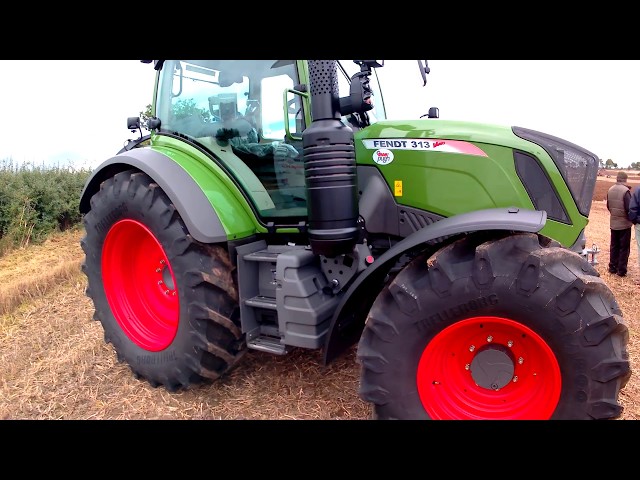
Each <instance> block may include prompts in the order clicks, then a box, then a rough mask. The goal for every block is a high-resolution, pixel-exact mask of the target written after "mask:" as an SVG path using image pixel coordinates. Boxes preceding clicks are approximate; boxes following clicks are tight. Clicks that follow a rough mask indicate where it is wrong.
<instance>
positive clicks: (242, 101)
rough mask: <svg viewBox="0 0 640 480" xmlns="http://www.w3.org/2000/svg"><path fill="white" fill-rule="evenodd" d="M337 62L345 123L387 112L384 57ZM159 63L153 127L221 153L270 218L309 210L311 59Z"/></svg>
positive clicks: (358, 125)
mask: <svg viewBox="0 0 640 480" xmlns="http://www.w3.org/2000/svg"><path fill="white" fill-rule="evenodd" d="M337 65H338V68H337V77H338V89H339V97H340V100H339V102H340V103H339V105H340V107H339V108H340V111H342V112H345V113H344V114H343V115H342V121H343V122H344V124H345V125H348V126H349V127H350V128H352V129H354V130H356V129H359V128H363V127H365V126H367V125H369V123H370V122H375V121H378V120H382V119H384V118H385V111H384V105H383V103H382V95H381V94H380V88H379V82H378V80H377V77H376V76H375V75H372V74H371V73H372V67H377V66H381V64H379V63H377V61H349V60H348V61H340V62H338V64H337ZM156 69H158V71H159V74H158V77H157V82H158V83H157V95H156V97H155V101H154V113H155V117H154V118H152V119H151V120H150V122H149V126H150V128H151V129H152V130H154V131H155V132H156V133H159V134H165V135H170V136H179V137H181V138H183V139H187V140H189V141H190V142H193V143H194V144H196V145H198V147H200V148H204V149H206V150H207V151H209V152H210V153H212V154H213V155H215V157H216V158H217V159H218V160H219V161H220V162H221V163H222V164H223V165H224V166H225V168H226V169H227V170H228V171H229V173H230V174H231V175H232V176H233V177H234V178H235V179H236V180H237V181H238V182H239V183H240V184H241V185H242V187H243V188H242V189H243V191H245V192H247V194H248V196H249V197H250V200H251V203H252V205H253V207H254V208H255V210H256V212H257V214H258V215H259V216H260V217H261V218H263V219H265V220H266V221H269V220H270V219H274V218H277V217H300V218H302V217H304V216H306V215H307V200H306V192H305V176H304V166H303V161H302V132H303V131H304V130H305V129H306V128H307V127H308V126H309V125H310V124H311V119H312V116H311V114H312V112H311V100H310V99H311V94H310V91H309V71H308V64H307V62H306V61H296V60H167V61H164V62H156ZM352 78H353V79H354V80H355V81H352ZM365 82H366V83H365ZM363 83H364V84H365V86H366V88H367V89H368V90H366V92H365V93H367V95H366V99H365V100H366V102H367V104H366V105H365V106H364V107H363V106H362V105H361V104H360V103H361V102H362V98H364V97H365V95H364V94H363V93H362V86H361V85H362V84H363ZM365 110H366V111H365Z"/></svg>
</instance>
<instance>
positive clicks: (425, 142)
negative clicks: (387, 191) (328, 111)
mask: <svg viewBox="0 0 640 480" xmlns="http://www.w3.org/2000/svg"><path fill="white" fill-rule="evenodd" d="M362 143H363V144H364V146H365V147H366V148H369V149H377V150H376V151H375V152H374V154H373V161H374V162H376V163H378V164H381V165H384V164H387V163H390V161H388V162H382V161H378V160H376V154H377V153H378V152H385V153H386V154H391V160H393V152H392V151H391V150H390V149H393V150H433V151H437V152H448V153H463V154H466V155H477V156H480V157H486V156H487V154H486V153H485V152H484V151H483V150H482V149H480V148H479V147H477V146H476V145H474V144H473V143H469V142H463V141H461V140H442V139H439V138H402V139H400V138H380V139H376V140H371V139H367V140H363V141H362Z"/></svg>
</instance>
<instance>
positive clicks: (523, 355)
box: [358, 234, 631, 420]
mask: <svg viewBox="0 0 640 480" xmlns="http://www.w3.org/2000/svg"><path fill="white" fill-rule="evenodd" d="M621 315H622V312H621V310H620V308H619V306H618V304H617V302H616V300H615V298H614V296H613V294H612V293H611V291H610V290H609V288H608V287H607V286H606V285H605V283H604V282H603V281H602V279H601V278H599V276H598V273H597V272H596V270H595V269H594V268H593V267H592V266H591V265H590V264H589V263H588V262H586V261H585V260H584V259H583V258H582V257H581V256H580V255H578V254H576V253H574V252H571V251H569V250H567V249H564V248H561V247H560V246H559V245H557V244H556V243H555V242H549V241H548V239H545V238H544V237H540V236H538V235H535V234H518V235H511V236H505V237H503V238H494V239H491V240H488V241H484V240H481V237H480V236H469V237H466V238H464V239H461V240H458V241H457V242H454V243H453V244H451V245H448V246H446V247H444V248H442V249H441V250H439V251H438V252H436V253H435V254H434V255H432V256H430V257H428V256H427V255H423V256H420V257H418V258H416V259H414V260H413V261H412V262H411V263H410V264H409V265H408V266H407V267H406V268H405V269H404V270H402V271H401V272H400V273H399V274H398V275H397V276H396V277H395V279H394V280H393V281H392V282H391V283H390V284H389V285H388V287H386V288H385V289H384V290H383V291H382V292H381V293H380V295H379V296H378V298H377V299H376V301H375V302H374V304H373V306H372V308H371V311H370V313H369V316H368V318H367V322H366V326H365V329H364V331H363V334H362V337H361V339H360V343H359V345H358V361H359V362H360V364H361V366H362V370H361V386H360V395H361V397H362V398H363V399H364V400H365V401H367V402H370V403H371V404H372V405H373V408H374V415H375V417H376V418H380V419H392V418H395V419H521V420H523V419H606V418H616V417H618V416H620V414H621V413H622V407H621V406H620V404H619V403H618V394H619V392H620V389H621V388H623V387H624V385H625V384H626V382H627V381H628V379H629V377H630V375H631V370H630V366H629V359H628V353H627V349H626V348H627V343H628V339H629V333H628V330H627V326H626V325H625V323H624V320H623V319H622V316H621Z"/></svg>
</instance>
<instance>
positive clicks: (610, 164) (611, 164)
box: [605, 158, 618, 168]
mask: <svg viewBox="0 0 640 480" xmlns="http://www.w3.org/2000/svg"><path fill="white" fill-rule="evenodd" d="M605 165H606V166H607V168H618V164H617V163H615V162H614V161H613V160H611V159H610V158H609V159H608V160H607V161H606V162H605Z"/></svg>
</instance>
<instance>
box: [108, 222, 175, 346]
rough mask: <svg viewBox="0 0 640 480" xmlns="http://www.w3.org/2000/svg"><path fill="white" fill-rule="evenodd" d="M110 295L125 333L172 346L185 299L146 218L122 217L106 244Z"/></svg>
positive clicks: (139, 342) (135, 338)
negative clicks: (147, 225) (143, 219)
mask: <svg viewBox="0 0 640 480" xmlns="http://www.w3.org/2000/svg"><path fill="white" fill-rule="evenodd" d="M102 277H103V282H104V290H105V294H106V296H107V301H108V302H109V305H110V306H111V310H112V312H113V315H114V316H115V318H116V320H117V322H118V324H119V325H120V327H121V328H122V330H123V331H124V333H125V334H126V335H127V336H128V337H129V338H130V339H131V341H132V342H134V343H135V344H136V345H138V346H139V347H141V348H144V349H145V350H149V351H153V352H157V351H159V350H162V349H164V348H166V347H167V346H168V345H169V344H170V343H171V342H172V341H173V339H174V337H175V335H176V332H177V330H178V320H179V315H180V303H179V301H178V291H177V288H176V281H175V278H174V276H173V271H172V270H171V265H170V264H169V260H168V259H167V256H166V254H165V252H164V249H163V248H162V246H161V245H160V243H159V242H158V240H157V239H156V237H155V236H154V235H153V234H152V233H151V231H150V230H149V229H148V228H147V227H145V226H144V225H143V224H141V223H140V222H137V221H135V220H128V219H127V220H121V221H119V222H117V223H116V224H115V225H113V227H111V230H109V233H108V234H107V236H106V238H105V240H104V246H103V247H102Z"/></svg>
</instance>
